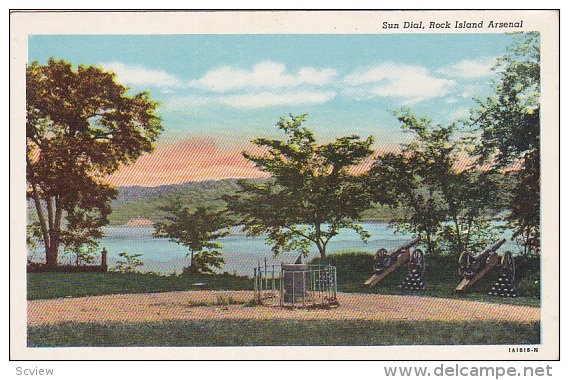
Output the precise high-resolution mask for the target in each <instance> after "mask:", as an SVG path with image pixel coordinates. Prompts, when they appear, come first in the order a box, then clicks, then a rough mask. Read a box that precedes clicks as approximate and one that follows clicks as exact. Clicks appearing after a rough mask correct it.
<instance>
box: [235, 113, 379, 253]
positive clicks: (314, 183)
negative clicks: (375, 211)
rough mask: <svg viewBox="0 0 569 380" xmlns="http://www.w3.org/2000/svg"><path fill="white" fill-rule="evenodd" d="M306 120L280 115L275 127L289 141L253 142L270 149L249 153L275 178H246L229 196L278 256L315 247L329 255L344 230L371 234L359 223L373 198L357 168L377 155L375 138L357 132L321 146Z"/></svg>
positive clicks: (249, 227)
mask: <svg viewBox="0 0 569 380" xmlns="http://www.w3.org/2000/svg"><path fill="white" fill-rule="evenodd" d="M305 119H306V115H300V116H293V115H290V118H284V117H283V118H281V119H280V120H279V121H278V123H277V124H276V126H277V127H278V128H279V129H280V130H281V131H283V132H284V133H285V135H286V138H285V139H284V140H272V139H265V138H259V139H256V140H253V143H254V144H255V145H257V146H258V147H260V149H261V150H262V151H264V152H265V153H263V154H259V155H255V154H251V153H247V152H245V153H244V156H245V158H247V159H248V160H249V161H251V162H253V163H254V164H255V165H256V166H257V167H258V168H259V169H260V170H261V171H263V172H265V173H267V174H269V175H270V179H269V180H268V181H264V182H262V183H254V182H247V181H241V182H240V186H241V190H240V191H239V193H238V194H237V195H235V196H227V197H225V200H226V202H227V206H228V209H229V210H230V211H231V212H233V213H234V214H235V215H237V216H238V217H240V223H242V224H243V226H244V230H245V231H246V232H247V233H248V234H249V235H252V236H257V235H261V234H267V241H268V243H269V244H271V245H272V251H273V253H274V254H275V255H276V254H278V253H280V252H282V251H293V250H297V251H299V252H301V253H304V254H307V253H308V250H309V247H310V246H311V245H315V246H316V247H317V249H318V252H319V253H320V255H321V256H322V257H324V256H326V248H327V246H328V243H329V242H330V240H331V239H332V238H334V236H336V235H338V233H339V231H340V229H342V228H350V229H353V230H355V231H356V232H358V233H359V234H360V236H361V237H362V239H364V240H365V239H366V238H367V237H368V234H367V232H366V231H364V230H363V229H362V228H361V226H359V225H358V224H356V222H357V220H358V219H359V218H360V215H361V213H362V212H363V211H364V210H366V209H367V208H369V206H370V203H371V200H370V197H369V196H368V193H367V191H366V186H365V178H364V176H362V175H358V174H357V173H354V169H356V168H357V166H358V165H360V164H362V163H363V162H364V161H365V160H366V159H367V158H369V157H370V156H371V154H372V153H373V151H372V149H371V145H372V143H373V138H372V137H371V136H370V137H368V138H367V139H364V140H362V139H360V137H358V136H355V135H352V136H346V137H341V138H338V139H336V140H334V141H332V142H330V143H326V144H318V143H317V142H316V138H315V136H314V134H313V132H312V131H311V130H309V129H308V128H306V127H304V126H303V123H304V122H305Z"/></svg>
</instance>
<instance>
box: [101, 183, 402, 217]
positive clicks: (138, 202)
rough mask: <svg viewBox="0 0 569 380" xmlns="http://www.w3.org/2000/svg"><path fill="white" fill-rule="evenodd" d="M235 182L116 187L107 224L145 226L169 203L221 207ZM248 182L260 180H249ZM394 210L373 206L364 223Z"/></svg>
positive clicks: (237, 187) (389, 214) (388, 214)
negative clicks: (222, 199)
mask: <svg viewBox="0 0 569 380" xmlns="http://www.w3.org/2000/svg"><path fill="white" fill-rule="evenodd" d="M237 181H238V180H237V179H224V180H217V181H202V182H187V183H182V184H177V185H162V186H158V187H142V186H128V187H119V188H118V191H119V194H118V197H117V199H116V200H114V201H113V203H112V205H111V207H112V209H113V213H112V214H111V215H110V217H109V221H110V224H111V225H114V226H117V225H131V226H136V225H148V224H149V223H148V221H151V222H153V223H155V222H158V221H161V220H163V217H164V215H165V214H164V212H163V211H161V210H160V209H159V207H160V206H162V205H165V204H168V203H170V202H172V201H181V202H182V204H184V205H186V206H187V207H189V208H197V207H210V208H214V209H216V208H221V207H223V202H222V201H220V198H221V196H222V195H226V194H235V192H236V191H237V190H239V186H238V185H237ZM250 181H259V182H260V181H264V179H251V180H250ZM394 213H395V211H394V210H391V209H389V208H387V207H377V208H374V209H371V210H368V211H367V212H366V213H365V214H364V218H365V219H367V220H389V219H390V218H391V217H392V216H393V215H394Z"/></svg>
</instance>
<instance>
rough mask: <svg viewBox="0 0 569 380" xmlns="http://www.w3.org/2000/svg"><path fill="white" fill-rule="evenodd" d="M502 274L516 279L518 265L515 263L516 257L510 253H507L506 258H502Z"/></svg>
mask: <svg viewBox="0 0 569 380" xmlns="http://www.w3.org/2000/svg"><path fill="white" fill-rule="evenodd" d="M501 266H502V274H505V275H508V276H511V277H512V278H515V277H516V263H515V261H514V255H513V254H512V252H510V251H506V252H505V253H504V256H503V257H502V262H501Z"/></svg>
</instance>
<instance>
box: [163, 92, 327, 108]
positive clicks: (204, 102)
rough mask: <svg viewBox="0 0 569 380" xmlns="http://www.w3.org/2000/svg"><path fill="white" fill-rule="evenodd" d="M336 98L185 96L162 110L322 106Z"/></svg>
mask: <svg viewBox="0 0 569 380" xmlns="http://www.w3.org/2000/svg"><path fill="white" fill-rule="evenodd" d="M334 96H336V93H335V92H333V91H292V92H286V93H274V92H267V91H265V92H260V93H253V94H240V95H223V96H206V97H204V96H194V95H190V96H186V97H183V98H177V99H175V100H171V101H169V102H167V103H166V104H165V105H164V109H167V110H170V111H173V110H185V109H188V108H192V107H198V106H200V107H203V106H206V107H219V106H226V107H231V108H243V109H258V108H266V107H274V106H284V105H287V106H293V105H310V104H322V103H325V102H327V101H329V100H331V99H332V98H334Z"/></svg>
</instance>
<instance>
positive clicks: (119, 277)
mask: <svg viewBox="0 0 569 380" xmlns="http://www.w3.org/2000/svg"><path fill="white" fill-rule="evenodd" d="M197 284H203V285H197ZM252 285H253V282H252V280H251V279H249V278H247V277H240V276H233V275H229V274H227V275H215V276H212V275H189V276H185V275H184V276H160V275H157V274H146V273H144V274H143V273H112V272H109V273H28V300H36V299H48V298H62V297H81V296H99V295H105V294H128V293H157V292H170V291H178V290H249V289H252Z"/></svg>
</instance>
